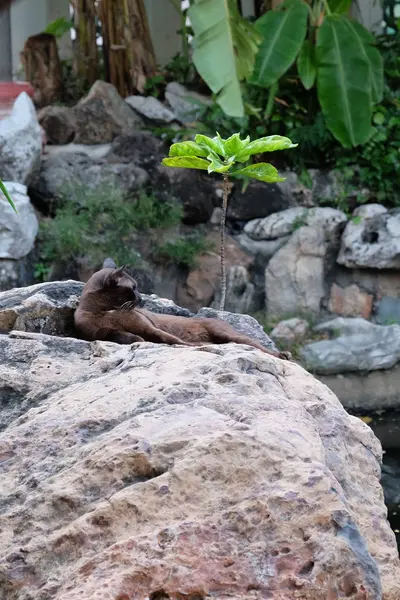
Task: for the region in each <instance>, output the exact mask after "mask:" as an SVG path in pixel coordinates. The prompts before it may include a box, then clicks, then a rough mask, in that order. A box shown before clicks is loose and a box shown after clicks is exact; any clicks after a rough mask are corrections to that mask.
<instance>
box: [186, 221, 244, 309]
mask: <svg viewBox="0 0 400 600" xmlns="http://www.w3.org/2000/svg"><path fill="white" fill-rule="evenodd" d="M206 241H207V242H208V243H209V245H210V250H209V251H208V252H206V253H204V254H202V255H201V256H199V257H197V266H196V267H194V268H193V269H192V270H191V271H190V272H189V274H188V276H187V278H186V281H185V282H184V283H183V284H181V285H179V286H178V290H177V302H178V303H179V304H182V305H183V306H185V307H187V308H189V309H190V310H192V311H197V310H199V309H200V308H201V307H202V306H209V305H210V304H211V302H212V300H213V299H214V296H215V294H216V292H217V291H218V290H219V287H220V283H221V259H220V254H219V232H216V231H215V232H212V233H210V234H209V235H208V236H207V238H206ZM251 263H252V258H251V257H249V256H248V255H247V254H246V253H245V252H243V250H242V249H241V248H240V247H239V246H238V244H237V243H236V242H235V241H234V240H233V239H232V238H231V237H230V236H226V240H225V265H226V270H227V272H228V271H229V269H231V268H232V267H234V266H242V267H244V268H246V267H249V266H250V265H251ZM246 270H247V269H246ZM246 289H247V290H248V289H249V288H248V287H246Z"/></svg>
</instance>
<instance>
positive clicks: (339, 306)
mask: <svg viewBox="0 0 400 600" xmlns="http://www.w3.org/2000/svg"><path fill="white" fill-rule="evenodd" d="M373 300H374V297H373V296H372V295H371V294H367V293H366V292H364V291H363V290H361V289H360V288H359V287H358V286H357V285H355V284H354V283H353V284H352V285H349V286H348V287H345V288H341V287H340V286H339V285H337V284H336V283H333V284H332V287H331V295H330V298H329V303H328V309H329V311H330V312H331V313H334V314H337V315H341V316H343V317H362V318H363V319H369V318H370V316H371V312H372V307H373Z"/></svg>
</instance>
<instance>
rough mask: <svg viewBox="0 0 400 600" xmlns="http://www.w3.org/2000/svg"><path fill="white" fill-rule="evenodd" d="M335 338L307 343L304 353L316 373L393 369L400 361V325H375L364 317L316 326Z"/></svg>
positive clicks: (306, 361)
mask: <svg viewBox="0 0 400 600" xmlns="http://www.w3.org/2000/svg"><path fill="white" fill-rule="evenodd" d="M315 331H317V332H321V333H324V332H327V333H330V334H331V335H332V336H336V337H335V338H334V339H330V340H321V341H319V342H313V343H312V344H307V345H306V346H304V348H303V349H302V351H301V355H302V359H303V360H304V362H305V364H306V366H307V368H308V369H309V370H311V371H313V372H315V373H321V374H326V373H329V374H331V373H344V372H351V371H365V372H367V371H375V370H378V369H390V368H391V367H393V366H394V365H395V364H396V363H397V362H399V361H400V325H387V326H384V325H375V324H374V323H371V322H370V321H366V320H364V319H361V318H353V319H352V318H344V317H338V318H337V319H333V320H332V321H328V322H326V323H323V324H321V325H318V326H317V327H315Z"/></svg>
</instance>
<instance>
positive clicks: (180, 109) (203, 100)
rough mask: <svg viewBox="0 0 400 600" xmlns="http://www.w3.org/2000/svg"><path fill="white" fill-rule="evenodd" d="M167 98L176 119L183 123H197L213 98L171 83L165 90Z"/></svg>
mask: <svg viewBox="0 0 400 600" xmlns="http://www.w3.org/2000/svg"><path fill="white" fill-rule="evenodd" d="M165 98H166V100H167V102H168V104H169V105H170V107H171V109H172V111H173V113H174V115H175V117H176V119H177V120H178V121H180V122H181V123H187V122H190V121H195V120H196V119H197V118H198V117H199V116H200V114H201V112H202V110H203V108H204V106H207V105H210V104H211V98H209V97H208V96H203V95H202V94H198V93H196V92H193V91H190V90H188V89H187V88H186V87H185V86H184V85H182V84H180V83H177V82H176V81H171V82H170V83H168V84H167V86H166V88H165Z"/></svg>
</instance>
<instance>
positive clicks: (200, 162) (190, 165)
mask: <svg viewBox="0 0 400 600" xmlns="http://www.w3.org/2000/svg"><path fill="white" fill-rule="evenodd" d="M162 164H163V165H165V166H166V167H177V168H180V169H201V170H202V171H207V169H208V165H209V164H210V163H209V162H208V160H204V159H203V158H197V156H174V157H173V158H163V160H162Z"/></svg>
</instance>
